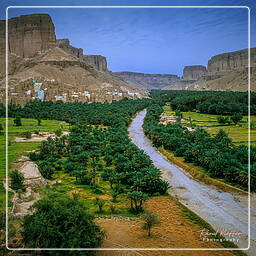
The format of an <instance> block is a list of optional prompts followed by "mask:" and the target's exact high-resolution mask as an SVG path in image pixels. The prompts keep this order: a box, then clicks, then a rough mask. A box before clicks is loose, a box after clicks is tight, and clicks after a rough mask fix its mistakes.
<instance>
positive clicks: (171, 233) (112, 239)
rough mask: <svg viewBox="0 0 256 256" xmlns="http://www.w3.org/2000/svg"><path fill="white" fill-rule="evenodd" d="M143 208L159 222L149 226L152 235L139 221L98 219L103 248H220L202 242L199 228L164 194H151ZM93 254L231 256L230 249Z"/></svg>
mask: <svg viewBox="0 0 256 256" xmlns="http://www.w3.org/2000/svg"><path fill="white" fill-rule="evenodd" d="M145 208H146V209H147V210H149V211H152V212H154V213H156V214H157V215H158V216H159V218H160V223H159V224H157V226H155V227H154V228H153V229H152V236H151V237H148V236H147V232H146V231H145V230H142V228H141V226H142V220H141V219H140V218H135V219H133V220H130V221H125V220H117V219H115V220H113V219H98V220H97V222H98V223H99V224H100V226H101V227H102V228H103V229H104V230H105V231H106V235H107V237H106V239H105V241H104V243H103V246H102V247H104V248H222V246H221V245H220V244H219V243H216V242H205V241H202V238H200V231H201V228H200V227H199V226H197V225H195V224H193V223H191V222H190V221H189V220H187V219H186V218H184V217H183V216H182V210H181V209H180V207H179V206H177V204H176V203H175V202H174V201H173V200H172V199H171V198H170V197H168V196H162V197H155V198H151V199H149V201H147V202H146V205H145ZM96 255H97V256H110V255H111V256H112V255H113V256H115V255H118V256H122V255H124V256H136V255H155V256H167V255H175V256H176V255H177V256H190V255H191V256H192V255H193V256H194V255H195V256H197V255H203V256H206V255H211V256H231V255H233V253H232V252H230V251H200V252H198V251H166V250H163V251H98V252H97V254H96Z"/></svg>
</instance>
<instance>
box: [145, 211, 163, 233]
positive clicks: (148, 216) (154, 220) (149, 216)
mask: <svg viewBox="0 0 256 256" xmlns="http://www.w3.org/2000/svg"><path fill="white" fill-rule="evenodd" d="M142 219H143V221H144V223H143V226H142V228H143V229H145V230H147V231H148V236H151V229H152V227H153V226H155V225H156V224H158V223H159V222H160V221H159V217H158V216H157V214H155V213H153V212H146V213H145V214H143V215H142Z"/></svg>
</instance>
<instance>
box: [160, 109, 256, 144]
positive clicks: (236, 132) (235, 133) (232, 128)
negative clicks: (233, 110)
mask: <svg viewBox="0 0 256 256" xmlns="http://www.w3.org/2000/svg"><path fill="white" fill-rule="evenodd" d="M164 114H165V115H175V112H174V111H172V110H171V108H170V106H169V105H166V106H164ZM182 114H183V119H185V121H182V123H183V124H186V125H187V126H191V124H192V126H193V127H202V128H204V129H205V130H207V131H208V132H209V133H210V134H216V133H217V132H218V131H219V130H220V129H222V130H224V131H225V132H226V133H227V134H228V135H229V137H230V138H231V139H232V141H233V143H234V144H236V145H240V144H245V145H247V144H248V116H243V119H242V121H241V122H239V123H238V125H234V124H231V125H222V124H219V123H218V121H217V118H218V115H212V114H202V113H197V112H182ZM190 119H191V121H189V120H190ZM251 122H253V123H255V122H256V116H251ZM251 145H253V146H255V145H256V128H255V127H254V128H251Z"/></svg>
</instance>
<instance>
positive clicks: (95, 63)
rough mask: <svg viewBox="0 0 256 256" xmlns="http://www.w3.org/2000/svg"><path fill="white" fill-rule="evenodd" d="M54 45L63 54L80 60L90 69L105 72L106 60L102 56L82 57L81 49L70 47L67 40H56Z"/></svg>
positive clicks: (106, 68)
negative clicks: (90, 67)
mask: <svg viewBox="0 0 256 256" xmlns="http://www.w3.org/2000/svg"><path fill="white" fill-rule="evenodd" d="M56 45H57V46H58V47H59V48H61V49H63V50H64V51H65V52H67V53H69V54H71V55H73V56H75V57H77V58H79V59H82V60H83V61H85V62H86V63H87V64H89V65H91V66H92V67H94V68H96V69H97V70H99V71H107V70H108V67H107V59H106V57H104V56H101V55H84V54H83V49H81V48H76V47H74V46H72V45H70V43H69V40H68V39H66V38H65V39H57V41H56Z"/></svg>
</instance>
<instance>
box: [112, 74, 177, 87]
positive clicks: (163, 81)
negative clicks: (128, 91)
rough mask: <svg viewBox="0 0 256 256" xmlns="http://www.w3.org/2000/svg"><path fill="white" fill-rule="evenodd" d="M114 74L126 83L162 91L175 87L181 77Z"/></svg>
mask: <svg viewBox="0 0 256 256" xmlns="http://www.w3.org/2000/svg"><path fill="white" fill-rule="evenodd" d="M113 74H114V75H115V76H117V77H119V78H120V79H122V80H123V81H125V82H126V83H129V84H132V85H136V86H140V87H141V88H145V89H147V90H152V89H162V88H164V87H166V86H170V87H171V86H172V85H174V84H175V83H176V82H177V81H178V80H179V77H178V76H177V75H171V74H144V73H136V72H113Z"/></svg>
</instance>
